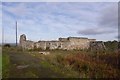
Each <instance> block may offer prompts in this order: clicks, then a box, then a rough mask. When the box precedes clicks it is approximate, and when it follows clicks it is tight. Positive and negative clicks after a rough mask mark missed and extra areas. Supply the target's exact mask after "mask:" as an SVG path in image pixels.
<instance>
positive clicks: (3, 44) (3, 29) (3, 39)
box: [2, 27, 4, 46]
mask: <svg viewBox="0 0 120 80" xmlns="http://www.w3.org/2000/svg"><path fill="white" fill-rule="evenodd" d="M2 46H4V28H3V27H2Z"/></svg>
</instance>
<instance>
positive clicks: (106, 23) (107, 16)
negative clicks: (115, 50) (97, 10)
mask: <svg viewBox="0 0 120 80" xmlns="http://www.w3.org/2000/svg"><path fill="white" fill-rule="evenodd" d="M99 26H102V27H109V28H113V29H118V3H113V4H112V5H110V6H108V7H107V8H104V9H103V10H102V13H101V16H100V21H99Z"/></svg>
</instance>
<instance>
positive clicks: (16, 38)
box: [16, 21, 17, 46]
mask: <svg viewBox="0 0 120 80" xmlns="http://www.w3.org/2000/svg"><path fill="white" fill-rule="evenodd" d="M16 46H17V21H16Z"/></svg>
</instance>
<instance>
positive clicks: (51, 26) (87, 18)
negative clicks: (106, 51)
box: [1, 2, 118, 43]
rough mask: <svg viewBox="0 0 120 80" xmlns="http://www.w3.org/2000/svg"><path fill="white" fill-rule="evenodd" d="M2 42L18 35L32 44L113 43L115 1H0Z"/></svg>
mask: <svg viewBox="0 0 120 80" xmlns="http://www.w3.org/2000/svg"><path fill="white" fill-rule="evenodd" d="M1 5H2V27H3V30H4V42H12V43H13V42H15V21H17V22H18V40H19V36H20V35H21V34H26V36H27V38H28V39H30V40H33V41H38V40H54V39H55V40H57V39H58V38H59V37H69V36H72V37H88V38H94V39H97V40H103V41H107V40H117V38H116V37H117V36H118V3H117V2H2V4H1Z"/></svg>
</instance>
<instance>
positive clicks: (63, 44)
mask: <svg viewBox="0 0 120 80" xmlns="http://www.w3.org/2000/svg"><path fill="white" fill-rule="evenodd" d="M96 42H97V41H96V39H88V38H84V37H68V38H59V39H58V40H56V41H55V40H54V41H53V40H52V41H38V42H34V41H30V40H26V35H25V34H22V35H21V36H20V44H19V46H21V47H22V48H23V49H34V48H38V49H43V50H46V49H50V50H54V49H62V50H74V49H76V50H80V49H88V48H90V47H91V43H92V44H93V43H94V44H95V43H96ZM94 44H93V47H94ZM99 45H100V46H102V47H104V45H103V43H102V42H101V43H100V42H99Z"/></svg>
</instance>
